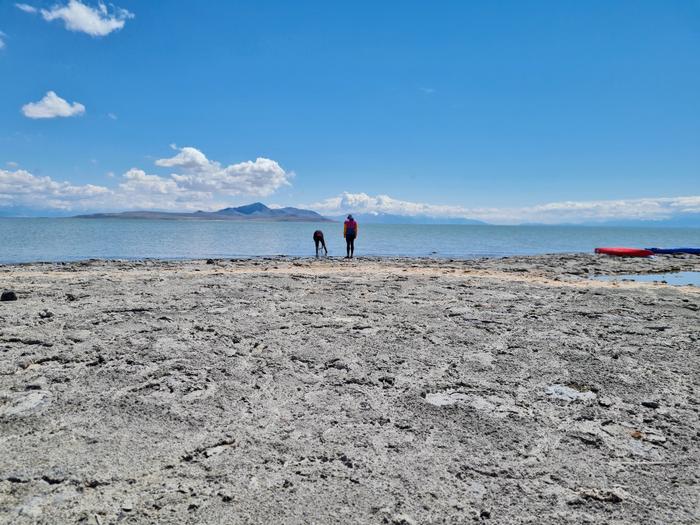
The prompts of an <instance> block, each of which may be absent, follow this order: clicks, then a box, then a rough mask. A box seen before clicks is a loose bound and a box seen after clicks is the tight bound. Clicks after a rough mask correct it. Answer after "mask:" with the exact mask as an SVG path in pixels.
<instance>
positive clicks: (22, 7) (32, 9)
mask: <svg viewBox="0 0 700 525" xmlns="http://www.w3.org/2000/svg"><path fill="white" fill-rule="evenodd" d="M15 7H16V8H17V9H19V10H20V11H24V12H25V13H36V12H37V11H38V9H37V8H36V7H34V6H32V5H29V4H15Z"/></svg>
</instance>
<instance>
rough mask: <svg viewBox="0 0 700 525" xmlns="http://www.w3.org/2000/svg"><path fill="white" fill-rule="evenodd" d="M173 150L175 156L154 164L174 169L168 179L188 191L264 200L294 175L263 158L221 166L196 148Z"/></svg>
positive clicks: (288, 181)
mask: <svg viewBox="0 0 700 525" xmlns="http://www.w3.org/2000/svg"><path fill="white" fill-rule="evenodd" d="M176 149H178V151H179V152H178V154H177V155H175V156H174V157H170V158H167V159H159V160H157V161H156V165H157V166H161V167H164V168H173V170H174V171H175V173H173V174H172V175H171V177H172V178H173V179H174V180H175V181H177V183H178V184H179V185H180V186H182V187H185V188H188V189H191V190H196V191H206V192H220V193H223V194H227V195H239V194H245V195H254V196H259V197H265V196H267V195H270V194H272V193H274V192H275V191H276V190H278V189H279V188H280V187H282V186H288V185H290V179H291V178H292V177H293V176H294V174H293V173H291V172H287V171H285V170H284V169H282V167H281V166H280V165H279V164H278V163H277V162H275V161H274V160H270V159H266V158H262V157H258V158H257V159H255V160H254V161H251V160H249V161H246V162H240V163H238V164H231V165H229V166H225V167H224V166H222V165H221V164H220V163H218V162H216V161H212V160H209V159H208V158H207V157H206V156H205V155H204V153H202V152H201V151H199V150H198V149H196V148H191V147H185V148H176Z"/></svg>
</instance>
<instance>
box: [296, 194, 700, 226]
mask: <svg viewBox="0 0 700 525" xmlns="http://www.w3.org/2000/svg"><path fill="white" fill-rule="evenodd" d="M306 207H308V208H311V209H313V210H316V211H318V212H320V213H325V214H327V215H342V214H345V213H350V212H352V213H369V214H382V213H386V214H392V215H408V216H426V217H440V218H464V219H477V220H482V221H486V222H491V223H495V224H518V223H527V222H537V223H544V224H561V223H572V224H576V223H589V222H604V221H611V220H621V221H622V220H663V219H669V218H672V217H674V216H677V215H679V214H684V213H700V196H688V197H659V198H647V199H621V200H599V201H567V202H552V203H547V204H541V205H537V206H527V207H512V208H485V207H482V208H466V207H462V206H453V205H436V204H425V203H418V202H410V201H402V200H398V199H394V198H392V197H389V196H388V195H376V196H371V195H368V194H366V193H347V192H346V193H342V194H341V195H339V196H337V197H331V198H329V199H325V200H323V201H320V202H317V203H314V204H309V205H306Z"/></svg>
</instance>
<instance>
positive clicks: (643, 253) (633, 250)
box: [595, 248, 654, 257]
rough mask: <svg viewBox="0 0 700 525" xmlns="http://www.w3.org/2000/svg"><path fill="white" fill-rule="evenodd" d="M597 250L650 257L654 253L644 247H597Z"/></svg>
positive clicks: (609, 253) (599, 251) (625, 255)
mask: <svg viewBox="0 0 700 525" xmlns="http://www.w3.org/2000/svg"><path fill="white" fill-rule="evenodd" d="M595 252H596V253H602V254H605V255H614V256H615V257H649V256H650V255H654V252H652V251H650V250H644V249H642V248H596V249H595Z"/></svg>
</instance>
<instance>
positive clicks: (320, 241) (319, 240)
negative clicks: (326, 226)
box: [314, 230, 328, 257]
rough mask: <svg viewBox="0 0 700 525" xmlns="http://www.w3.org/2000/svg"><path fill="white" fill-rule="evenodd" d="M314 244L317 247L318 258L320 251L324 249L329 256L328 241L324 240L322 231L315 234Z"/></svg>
mask: <svg viewBox="0 0 700 525" xmlns="http://www.w3.org/2000/svg"><path fill="white" fill-rule="evenodd" d="M314 244H315V245H316V257H318V249H319V248H320V247H323V251H325V252H326V255H328V248H326V240H325V239H324V238H323V232H322V231H321V230H316V231H315V232H314Z"/></svg>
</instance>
